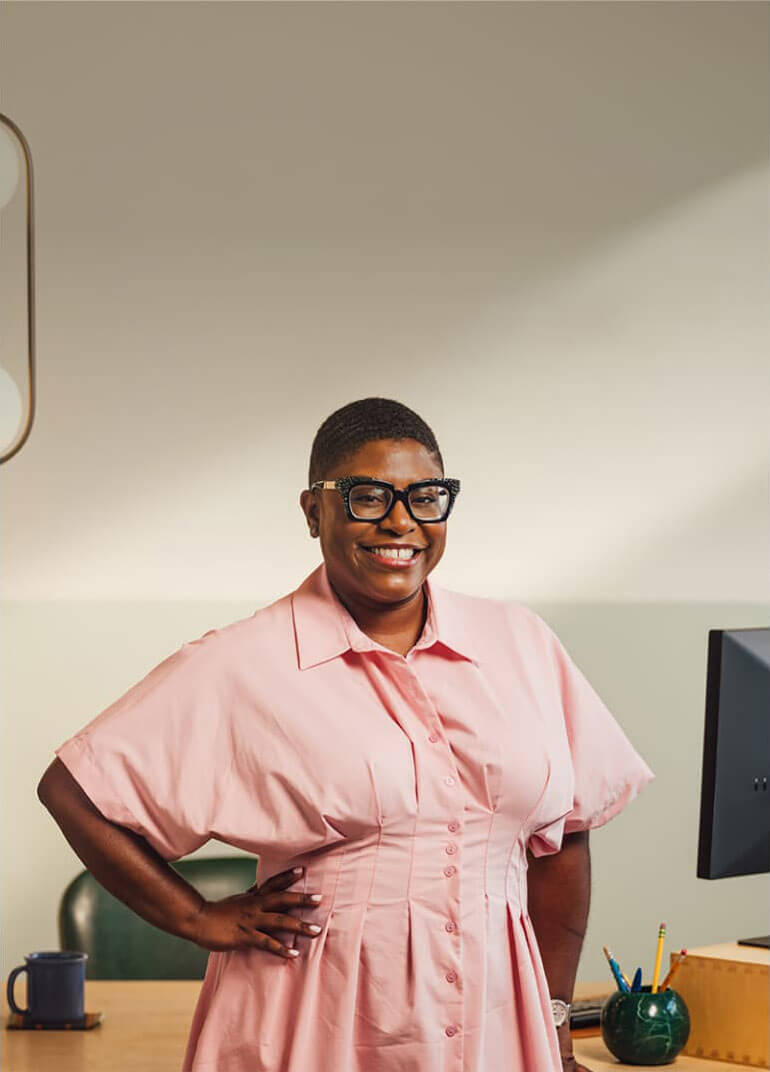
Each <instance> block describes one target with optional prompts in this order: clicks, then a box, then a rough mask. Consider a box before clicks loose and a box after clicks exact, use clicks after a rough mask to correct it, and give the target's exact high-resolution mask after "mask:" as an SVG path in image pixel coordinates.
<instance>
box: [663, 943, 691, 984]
mask: <svg viewBox="0 0 770 1072" xmlns="http://www.w3.org/2000/svg"><path fill="white" fill-rule="evenodd" d="M674 956H675V957H676V959H675V960H674V962H673V964H672V965H671V967H670V968H669V970H668V975H667V976H666V978H665V979H664V980H663V982H662V983H661V984H660V989H661V990H665V989H666V987H667V986H669V985H670V983H671V980H672V979H673V978H674V975H675V974H676V972H677V971H678V969H679V965H680V964H681V963H682V961H683V960H684V958H685V957H686V956H687V950H686V949H682V950H681V951H680V952H679V953H675V954H674Z"/></svg>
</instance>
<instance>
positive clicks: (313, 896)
mask: <svg viewBox="0 0 770 1072" xmlns="http://www.w3.org/2000/svg"><path fill="white" fill-rule="evenodd" d="M322 896H323V894H320V893H311V894H310V900H311V901H320V900H321V897H322Z"/></svg>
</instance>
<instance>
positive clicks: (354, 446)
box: [308, 396, 444, 487]
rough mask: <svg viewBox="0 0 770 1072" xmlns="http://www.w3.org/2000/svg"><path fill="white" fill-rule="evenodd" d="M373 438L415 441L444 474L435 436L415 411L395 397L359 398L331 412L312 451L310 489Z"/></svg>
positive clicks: (309, 470) (442, 461)
mask: <svg viewBox="0 0 770 1072" xmlns="http://www.w3.org/2000/svg"><path fill="white" fill-rule="evenodd" d="M374 439H416V440H417V442H418V443H422V444H423V446H425V447H427V449H428V451H429V452H430V453H431V454H432V455H433V456H434V457H435V459H436V461H437V462H438V464H439V466H440V467H441V472H442V475H443V472H444V459H443V458H442V457H441V451H440V450H439V447H438V443H437V441H436V437H435V436H434V434H433V432H432V431H431V429H430V428H429V426H428V425H427V424H426V423H425V421H424V420H423V419H422V417H420V416H419V415H418V414H417V413H415V412H414V410H413V409H410V408H409V407H408V406H405V405H403V403H401V402H396V401H395V400H394V399H392V398H380V397H377V396H374V397H371V398H360V399H358V401H356V402H349V403H348V404H347V405H346V406H342V407H341V408H340V409H337V410H335V411H334V413H332V414H331V415H330V416H329V417H327V418H326V420H325V421H324V422H323V424H322V425H321V427H320V428H319V429H318V431H317V432H316V434H315V438H314V439H313V446H312V448H311V451H310V466H309V469H308V487H310V486H312V484H314V483H315V481H316V480H325V479H326V473H327V472H328V471H329V470H330V469H332V468H334V467H335V466H337V465H339V464H340V462H343V461H344V460H345V459H346V458H348V457H350V456H352V455H353V454H354V453H355V452H356V451H357V450H358V449H359V447H362V446H363V445H364V443H370V442H371V441H372V440H374Z"/></svg>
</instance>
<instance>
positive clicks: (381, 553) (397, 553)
mask: <svg viewBox="0 0 770 1072" xmlns="http://www.w3.org/2000/svg"><path fill="white" fill-rule="evenodd" d="M360 546H361V547H362V548H363V550H364V551H365V553H366V557H367V558H370V559H371V560H372V562H373V564H374V565H377V566H381V567H383V568H384V569H391V570H392V569H396V570H403V569H409V567H410V566H413V565H414V564H415V562H416V561H417V559H418V558H419V557H420V555H421V554H422V552H423V548H421V547H410V548H407V547H401V548H397V547H388V546H381V547H367V546H365V545H364V544H360Z"/></svg>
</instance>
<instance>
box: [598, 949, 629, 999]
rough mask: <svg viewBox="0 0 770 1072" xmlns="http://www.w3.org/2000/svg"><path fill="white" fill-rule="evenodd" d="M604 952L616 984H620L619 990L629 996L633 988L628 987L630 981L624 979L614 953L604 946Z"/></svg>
mask: <svg viewBox="0 0 770 1072" xmlns="http://www.w3.org/2000/svg"><path fill="white" fill-rule="evenodd" d="M602 950H603V951H604V955H605V957H606V958H607V963H608V964H609V966H610V970H611V972H612V974H613V975H614V976H615V982H616V983H617V984H618V990H622V991H623V992H624V993H626V994H627V993H628V991H629V990H630V989H631V988H630V986H629V985H628V981H627V980H626V979H625V978H624V977H623V973H622V972H621V970H620V968H619V966H618V962H617V961H616V960H615V958H614V957H613V955H612V953H610V951H609V949H608V948H607V946H606V945H603V946H602Z"/></svg>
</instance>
